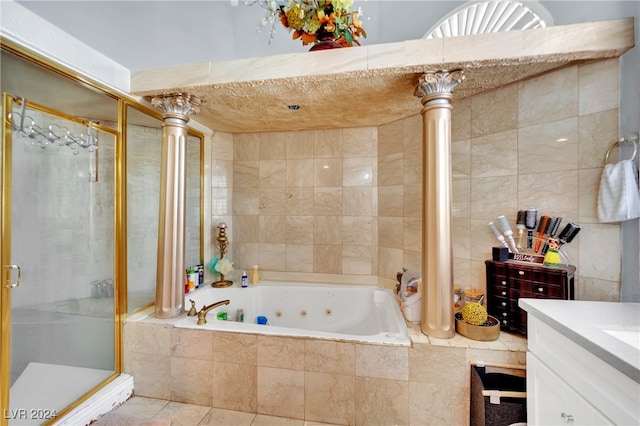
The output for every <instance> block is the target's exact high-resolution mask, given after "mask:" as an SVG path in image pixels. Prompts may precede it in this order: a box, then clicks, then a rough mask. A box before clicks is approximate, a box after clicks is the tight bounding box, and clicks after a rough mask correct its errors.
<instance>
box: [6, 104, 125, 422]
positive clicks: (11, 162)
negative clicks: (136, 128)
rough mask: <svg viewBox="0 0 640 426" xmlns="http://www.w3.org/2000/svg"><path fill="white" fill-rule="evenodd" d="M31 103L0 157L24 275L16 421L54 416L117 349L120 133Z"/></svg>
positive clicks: (15, 254) (16, 293) (12, 411)
mask: <svg viewBox="0 0 640 426" xmlns="http://www.w3.org/2000/svg"><path fill="white" fill-rule="evenodd" d="M23 102H24V101H23ZM30 106H31V105H29V104H28V105H27V108H26V109H25V108H22V107H21V106H20V105H19V104H18V103H14V106H13V108H12V113H11V118H10V120H11V122H12V125H13V131H12V137H11V138H6V139H5V143H11V149H10V150H8V151H7V150H6V149H5V150H4V153H5V158H4V163H3V164H4V166H5V167H7V166H9V167H10V173H11V188H10V191H11V207H10V208H11V210H10V224H11V239H10V246H11V249H10V251H11V255H10V263H12V264H15V265H18V266H19V268H20V280H21V282H20V285H18V286H15V287H14V288H13V289H11V290H10V300H11V314H10V315H11V330H10V339H11V345H10V346H11V353H10V360H11V362H10V375H11V377H10V392H9V398H10V401H9V410H8V412H5V418H7V417H8V420H9V424H20V425H24V424H42V423H43V422H46V421H47V420H51V419H52V418H53V417H54V416H55V415H57V414H58V413H60V412H61V411H62V410H63V409H65V408H66V407H67V406H69V405H70V404H72V403H73V402H74V401H76V400H77V399H78V398H81V397H83V396H84V395H85V394H86V393H87V392H89V391H91V390H92V389H93V388H95V387H96V386H98V385H99V384H100V383H102V382H103V381H105V380H106V379H108V378H110V377H111V376H112V375H113V374H114V373H115V354H116V351H115V347H114V346H115V332H116V324H115V318H116V316H115V303H114V294H115V293H114V284H115V280H114V278H115V277H114V271H115V268H114V264H115V255H114V252H115V250H114V241H115V238H114V217H115V206H114V200H115V196H114V194H115V178H114V175H115V169H114V165H115V147H116V143H115V142H116V137H115V135H116V132H115V131H114V130H112V129H110V128H108V127H104V126H101V125H96V124H93V123H90V124H89V125H88V126H87V124H86V122H85V120H82V119H79V118H75V117H71V116H69V115H67V114H64V113H60V112H57V111H54V110H52V109H49V108H46V107H42V106H39V105H35V104H34V105H33V108H30ZM52 135H53V136H52ZM54 136H55V137H54ZM74 138H75V139H74ZM74 140H75V141H76V142H73V141H74ZM77 141H81V143H80V144H79V143H77ZM82 141H89V142H91V143H93V142H95V144H96V146H95V147H84V148H83V147H80V145H82V144H83V143H82ZM95 148H97V149H95ZM7 152H8V153H10V158H7V155H6V153H7ZM6 189H7V188H6V186H5V190H6ZM4 213H5V216H6V215H7V213H8V212H7V210H6V208H5V211H4ZM5 219H6V218H5ZM11 275H12V278H13V281H16V280H17V273H16V272H15V271H14V272H12V273H11ZM3 294H5V293H3Z"/></svg>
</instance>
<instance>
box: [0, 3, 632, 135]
mask: <svg viewBox="0 0 640 426" xmlns="http://www.w3.org/2000/svg"><path fill="white" fill-rule="evenodd" d="M0 3H1V2H0ZM19 3H20V4H21V5H23V6H24V7H26V8H28V9H30V10H31V11H33V12H34V13H36V14H39V15H41V16H42V17H44V18H45V19H47V20H48V21H49V22H51V23H53V24H54V25H56V26H58V27H60V28H62V29H64V30H65V31H66V32H68V33H70V34H71V35H73V36H75V37H76V38H78V39H79V40H81V41H83V42H85V43H86V44H87V45H89V46H90V47H93V48H94V49H96V50H97V51H99V52H102V53H104V54H105V55H106V56H108V57H110V58H111V59H113V60H115V61H116V62H118V63H120V64H122V65H123V66H125V67H126V68H128V69H130V70H131V71H132V93H134V94H138V95H141V96H151V95H157V94H161V93H171V92H183V91H187V92H189V93H191V94H193V95H196V96H198V97H200V98H201V99H202V100H203V106H202V110H201V112H200V113H199V114H198V116H197V117H196V118H195V120H197V121H198V122H200V123H202V124H203V125H205V126H207V127H209V128H211V129H214V130H219V131H228V132H234V133H236V132H253V131H277V130H298V129H311V128H328V127H332V128H335V127H356V126H367V125H380V124H383V123H386V122H390V121H393V120H396V119H399V118H403V117H406V116H409V115H415V114H417V113H419V111H420V109H421V105H420V102H419V100H418V99H417V98H415V97H414V96H413V92H414V89H415V85H416V81H417V78H418V76H419V75H420V74H422V73H423V72H424V71H435V70H438V69H440V68H442V67H443V66H445V67H446V69H453V68H458V67H460V68H463V69H465V72H466V80H465V81H464V82H463V83H462V84H461V85H460V86H459V87H458V88H457V89H456V90H455V92H454V95H455V97H456V98H457V99H459V98H462V97H466V96H470V95H472V94H475V93H480V92H482V91H485V90H490V89H492V88H495V87H500V86H502V85H505V84H509V83H511V82H515V81H519V80H522V79H523V78H528V77H531V76H535V75H538V74H540V73H543V72H546V71H548V70H551V69H555V68H558V67H562V66H566V65H568V64H572V63H577V62H579V61H584V60H591V59H601V58H604V57H611V56H615V55H619V54H620V52H619V51H611V50H607V49H604V51H598V50H597V49H596V50H594V51H593V52H592V54H590V55H586V56H585V55H575V54H573V52H564V51H563V52H562V54H560V55H557V54H555V53H554V52H552V51H548V52H547V53H546V54H545V55H543V56H539V55H538V56H534V57H528V58H522V57H521V58H513V57H511V56H509V58H510V59H508V60H507V57H505V56H504V54H500V53H499V54H497V55H494V56H487V57H485V58H483V59H482V60H478V59H477V58H474V57H473V55H471V56H467V57H465V56H464V55H463V56H460V57H458V58H457V60H455V61H448V62H447V63H446V64H445V63H444V62H445V61H444V60H443V59H440V60H437V61H426V62H422V63H420V64H413V65H411V66H408V65H407V64H402V63H400V64H396V65H394V64H386V65H384V64H383V65H381V66H379V67H377V68H376V67H373V68H371V67H369V66H367V65H366V64H364V65H362V66H357V67H356V68H353V67H351V68H349V67H348V66H347V67H346V68H345V67H343V66H342V65H340V66H335V67H333V69H332V70H331V72H325V69H326V68H324V67H327V66H328V67H332V66H333V64H331V63H330V62H329V63H324V64H323V63H321V62H320V63H318V62H314V61H313V60H312V61H311V62H314V63H316V66H317V70H316V72H311V73H309V74H308V75H304V76H303V75H295V74H291V73H288V72H287V71H286V70H287V68H289V69H290V68H292V67H291V62H290V61H293V63H296V64H298V66H300V67H302V66H307V67H308V62H309V61H310V59H309V58H311V56H310V55H320V56H317V58H327V59H329V58H332V55H334V54H332V53H325V52H314V53H309V52H308V47H303V46H301V44H300V43H299V42H298V41H292V40H290V35H289V34H288V33H287V32H286V31H284V30H283V29H282V28H280V27H276V29H277V31H276V33H275V34H274V38H273V40H272V42H271V43H269V37H270V31H269V28H263V29H262V30H260V31H257V26H258V24H259V23H260V20H261V19H262V17H263V16H264V10H263V9H261V8H260V7H259V6H258V5H246V4H245V2H244V1H243V0H240V1H235V2H234V1H233V0H225V1H181V0H174V1H58V0H49V1H32V0H30V1H19ZM463 3H465V2H463V1H449V0H444V1H434V0H413V1H411V0H409V1H402V0H393V1H391V0H386V1H375V0H355V2H354V5H355V7H362V9H363V12H364V27H365V29H366V30H367V32H368V37H367V38H366V39H364V40H362V42H363V47H358V48H353V49H343V50H348V51H351V52H352V54H353V55H354V56H355V57H357V56H359V55H361V53H362V52H363V51H364V50H366V49H368V47H371V48H372V49H374V48H378V47H380V46H382V47H383V50H384V44H385V43H400V44H402V43H403V42H404V41H405V40H418V39H421V38H422V37H423V36H424V34H425V33H426V32H427V31H428V30H429V29H430V28H431V27H432V26H433V25H434V24H435V23H436V22H437V21H438V20H439V19H440V18H441V17H443V16H445V15H446V14H447V13H448V12H450V11H451V10H454V9H456V8H457V7H459V6H460V5H461V4H463ZM540 3H541V4H543V5H544V6H545V7H546V8H547V9H548V10H549V12H550V13H551V14H552V15H553V17H554V20H555V22H556V24H565V23H571V22H586V21H590V20H597V19H594V18H593V16H597V17H598V19H606V18H607V16H609V15H611V17H613V18H617V17H621V16H634V13H635V14H636V15H637V11H635V9H632V8H633V7H635V8H636V9H637V8H638V6H637V3H635V2H631V3H632V4H633V3H635V4H634V5H633V6H631V8H630V7H629V6H628V3H629V2H608V1H584V2H575V1H569V2H566V1H542V2H540ZM621 5H622V6H621ZM623 6H625V7H627V8H628V9H631V10H632V13H630V14H629V13H627V12H626V10H617V9H620V8H621V7H623ZM0 7H1V4H0ZM586 34H588V33H586ZM473 37H476V36H473ZM421 41H424V40H421ZM585 41H586V42H589V37H587V38H586V39H585ZM502 44H503V43H501V41H500V40H495V46H496V51H498V52H500V51H501V52H503V53H504V52H505V51H504V49H503V48H504V47H505V46H503V45H502ZM471 45H472V44H471ZM124 46H126V48H124ZM388 46H394V45H388ZM363 48H364V49H363ZM483 48H484V49H485V51H487V50H488V51H491V50H493V49H494V48H493V45H491V46H484V47H483ZM614 50H615V49H614ZM358 52H360V53H358ZM367 54H368V53H367ZM274 55H275V56H274ZM278 55H280V56H278ZM323 55H324V56H323ZM341 55H343V56H344V54H341ZM349 55H351V54H349ZM454 56H455V55H454ZM314 58H315V57H314ZM278 60H279V61H281V62H282V64H283V65H285V66H284V67H283V69H284V71H282V72H280V73H279V74H276V75H275V76H267V77H261V71H262V70H263V69H264V68H265V64H269V65H268V66H273V62H274V61H278ZM243 61H247V62H243ZM202 66H205V67H207V69H208V70H209V78H208V79H206V81H203V80H202V79H190V78H189V77H190V76H189V72H190V70H192V69H194V68H197V67H202ZM268 66H267V68H268ZM176 67H178V68H176ZM234 67H235V68H234ZM219 68H226V69H227V71H228V72H230V73H232V74H233V73H237V74H239V75H237V76H233V77H232V78H228V76H227V77H225V78H222V79H221V78H219V76H216V75H215V74H216V70H217V69H219ZM247 69H248V70H249V71H250V72H252V73H254V74H255V75H253V76H250V77H247V76H242V74H243V71H246V70H247ZM184 72H186V74H184ZM181 73H183V74H182V76H181V75H180V74H181ZM154 76H161V78H160V81H159V82H155V80H154V78H153V77H154ZM141 81H147V82H148V81H154V84H146V83H143V84H141ZM288 104H299V105H301V109H300V110H299V111H295V112H293V111H289V110H287V109H286V106H287V105H288Z"/></svg>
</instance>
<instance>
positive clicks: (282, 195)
mask: <svg viewBox="0 0 640 426" xmlns="http://www.w3.org/2000/svg"><path fill="white" fill-rule="evenodd" d="M259 194H260V201H259V205H258V210H259V212H260V214H261V215H273V216H278V215H284V214H285V212H286V209H287V204H286V195H287V194H286V191H285V188H284V187H281V188H260V190H259Z"/></svg>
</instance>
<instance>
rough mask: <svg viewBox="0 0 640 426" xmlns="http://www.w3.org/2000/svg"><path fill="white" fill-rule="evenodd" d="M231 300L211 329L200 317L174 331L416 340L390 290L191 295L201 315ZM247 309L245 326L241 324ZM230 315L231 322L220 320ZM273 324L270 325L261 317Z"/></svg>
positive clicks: (268, 287) (213, 316) (305, 287)
mask: <svg viewBox="0 0 640 426" xmlns="http://www.w3.org/2000/svg"><path fill="white" fill-rule="evenodd" d="M225 299H228V300H229V301H230V303H229V304H228V305H222V306H220V307H217V308H215V309H212V310H211V311H209V313H208V314H207V318H206V319H207V323H206V324H204V325H197V324H196V323H197V319H198V318H197V316H191V317H190V316H187V317H185V318H182V319H179V320H178V321H177V322H176V323H175V324H174V325H175V326H176V327H181V328H195V329H206V330H217V331H229V332H237V333H254V334H269V335H278V336H296V337H311V338H324V339H332V340H346V341H356V342H365V343H377V344H390V345H401V346H410V344H411V340H410V339H409V333H408V330H407V325H406V323H405V320H404V317H403V316H402V313H401V312H400V308H399V307H398V303H397V301H396V298H395V295H394V294H393V293H392V292H391V291H390V290H387V289H383V288H379V287H369V286H345V285H332V284H308V283H305V284H293V283H285V282H272V281H271V282H269V281H261V282H260V283H259V284H257V285H256V286H252V285H249V287H247V288H241V287H239V286H237V284H236V285H234V286H232V287H227V288H214V287H211V286H206V287H204V288H202V289H199V290H196V291H195V292H193V293H191V294H187V295H185V306H186V307H187V310H188V309H189V308H190V307H191V303H190V300H193V301H194V302H195V306H196V310H198V311H200V309H202V307H203V306H205V305H207V306H209V305H211V304H213V303H215V302H219V301H221V300H225ZM239 309H242V311H243V312H244V322H239V321H236V319H237V312H238V310H239ZM219 312H226V313H227V321H223V320H219V319H218V318H217V316H218V313H219ZM258 316H264V317H266V318H267V320H268V323H267V324H266V325H262V324H257V317H258Z"/></svg>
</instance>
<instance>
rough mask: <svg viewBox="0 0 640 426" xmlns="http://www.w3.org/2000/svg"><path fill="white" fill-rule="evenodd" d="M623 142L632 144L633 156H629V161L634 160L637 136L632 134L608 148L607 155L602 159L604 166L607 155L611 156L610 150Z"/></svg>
mask: <svg viewBox="0 0 640 426" xmlns="http://www.w3.org/2000/svg"><path fill="white" fill-rule="evenodd" d="M625 142H628V143H631V144H633V155H632V156H631V160H633V159H635V158H636V154H637V153H638V134H637V133H634V134H632V135H629V136H625V137H623V138H620V139H618V140H617V141H615V142H614V143H613V145H611V146H610V147H609V149H608V150H607V155H605V157H604V164H607V163H608V162H609V154H611V150H612V149H613V148H615V147H616V146H620V144H622V143H625Z"/></svg>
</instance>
